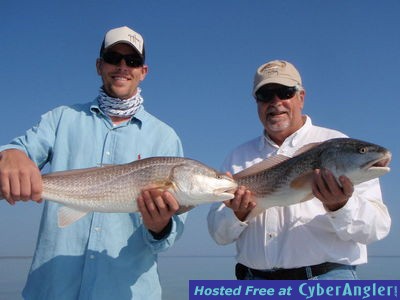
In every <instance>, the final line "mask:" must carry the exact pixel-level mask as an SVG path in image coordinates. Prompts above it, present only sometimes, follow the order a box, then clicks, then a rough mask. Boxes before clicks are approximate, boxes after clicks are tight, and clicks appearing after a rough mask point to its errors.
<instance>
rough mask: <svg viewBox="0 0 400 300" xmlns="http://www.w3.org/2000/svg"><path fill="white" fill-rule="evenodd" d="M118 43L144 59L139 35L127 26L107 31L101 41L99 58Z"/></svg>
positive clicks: (142, 43)
mask: <svg viewBox="0 0 400 300" xmlns="http://www.w3.org/2000/svg"><path fill="white" fill-rule="evenodd" d="M118 43H125V44H128V45H130V46H132V47H133V48H134V49H135V50H136V51H137V52H138V54H139V55H140V56H141V57H142V58H143V61H144V58H145V51H144V40H143V37H142V36H141V35H140V33H137V32H136V31H134V30H132V29H131V28H129V27H127V26H123V27H118V28H114V29H111V30H109V31H108V32H107V33H106V35H105V37H104V40H103V43H102V45H101V49H100V56H102V54H103V52H104V51H105V50H106V49H107V48H108V47H111V46H113V45H115V44H118Z"/></svg>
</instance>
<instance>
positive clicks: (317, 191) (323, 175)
mask: <svg viewBox="0 0 400 300" xmlns="http://www.w3.org/2000/svg"><path fill="white" fill-rule="evenodd" d="M339 181H340V183H341V185H342V186H340V185H339V184H338V183H337V181H336V179H335V177H334V176H333V174H332V172H330V171H329V170H325V169H324V170H320V169H317V170H315V171H314V181H313V185H312V191H313V194H314V196H315V197H317V198H318V199H319V200H321V202H322V203H323V205H324V206H325V208H326V209H328V210H330V211H335V210H338V209H340V208H342V207H343V206H344V205H345V204H346V203H347V201H349V199H350V197H351V196H352V195H353V192H354V186H353V183H352V182H351V181H350V179H349V178H347V177H346V176H340V177H339Z"/></svg>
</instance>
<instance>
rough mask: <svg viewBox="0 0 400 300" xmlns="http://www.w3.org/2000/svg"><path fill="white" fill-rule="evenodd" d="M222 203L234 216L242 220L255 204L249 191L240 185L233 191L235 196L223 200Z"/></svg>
mask: <svg viewBox="0 0 400 300" xmlns="http://www.w3.org/2000/svg"><path fill="white" fill-rule="evenodd" d="M224 203H225V205H226V206H227V207H229V208H231V209H232V210H233V211H234V213H235V215H236V217H237V218H238V219H239V220H241V221H243V220H244V219H245V218H246V217H247V215H248V214H249V213H250V211H251V210H252V209H253V208H254V207H255V206H256V203H255V202H254V201H253V198H252V195H251V191H249V190H247V189H246V187H244V186H240V187H239V188H238V189H237V191H236V192H235V198H233V199H231V200H228V201H225V202H224Z"/></svg>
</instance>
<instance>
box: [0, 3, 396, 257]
mask: <svg viewBox="0 0 400 300" xmlns="http://www.w3.org/2000/svg"><path fill="white" fill-rule="evenodd" d="M399 12H400V2H399V1H397V0H385V1H372V0H335V1H319V0H307V1H299V0H281V1H270V0H262V1H261V0H253V1H233V0H218V1H215V0H203V1H192V0H186V1H183V0H180V1H175V0H171V1H133V0H131V1H122V0H84V1H65V0H60V1H27V0H26V1H10V0H3V1H2V5H1V10H0V18H1V20H2V24H3V26H1V27H0V38H1V47H0V57H1V58H2V59H1V62H0V79H1V81H0V85H1V90H2V102H1V118H0V144H5V143H7V142H8V141H9V140H10V139H11V138H13V137H15V136H18V135H21V134H23V133H24V132H25V130H26V129H28V128H29V127H31V126H32V125H34V124H35V123H36V122H37V121H38V119H39V118H40V115H41V114H42V113H44V112H46V111H48V110H50V109H52V108H54V107H56V106H59V105H62V104H73V103H79V102H87V101H90V100H92V99H93V98H94V97H95V96H96V94H97V91H98V88H99V86H100V78H99V77H98V75H97V74H96V70H95V60H96V58H97V56H98V52H99V47H100V44H101V41H102V38H103V36H104V33H105V32H106V31H107V30H108V29H110V28H113V27H118V26H123V25H128V26H130V27H132V28H134V29H135V30H137V31H139V32H140V33H142V35H143V36H144V38H145V43H146V53H147V63H148V65H149V74H148V76H147V78H146V80H145V81H144V83H143V84H142V89H143V91H142V95H143V96H144V105H145V107H146V109H147V110H148V111H150V112H151V113H153V114H154V115H156V116H158V117H159V118H161V119H162V120H164V121H165V122H167V123H168V124H170V125H171V126H172V127H174V128H175V130H176V131H177V133H178V134H179V135H180V137H181V139H182V142H183V145H184V149H185V154H186V156H187V157H191V158H195V159H197V160H200V161H202V162H204V163H206V164H208V165H210V166H213V167H215V168H219V166H220V164H221V163H222V160H223V159H224V157H225V155H226V154H227V153H228V152H229V151H230V150H231V149H232V148H233V147H235V146H236V145H238V144H239V143H242V142H244V141H246V140H249V139H251V138H253V137H255V136H257V135H259V134H260V133H261V130H262V128H261V126H260V124H259V121H258V118H257V115H256V107H255V104H254V100H253V99H252V97H251V87H252V80H253V75H254V72H255V70H256V68H257V67H258V66H259V65H261V64H263V63H264V62H267V61H269V60H273V59H285V60H288V61H291V62H292V63H294V64H295V65H296V66H297V68H298V69H299V71H300V73H301V74H302V78H303V84H304V87H305V89H306V100H305V101H306V102H305V110H304V112H305V113H306V114H308V115H310V116H311V117H312V119H313V122H314V124H317V125H320V126H325V127H331V128H335V129H338V130H341V131H343V132H345V133H346V134H348V135H349V136H351V137H354V138H359V139H364V140H368V141H371V142H375V143H378V144H381V145H383V146H385V147H387V148H389V149H390V150H391V151H392V152H393V160H392V163H391V167H392V171H391V173H389V174H387V175H385V176H384V177H383V178H382V180H381V183H382V190H383V195H384V200H385V203H386V204H387V205H388V207H389V211H390V213H391V216H392V219H393V226H392V230H391V233H390V235H389V237H388V238H386V239H385V240H383V241H380V242H378V243H375V244H373V245H371V246H370V248H369V249H370V254H374V255H400V251H399V248H400V247H399V246H400V242H399V238H398V237H399V230H400V223H399V221H398V219H397V217H398V216H399V213H400V208H399V207H400V206H399V205H398V194H399V192H398V191H399V188H398V187H397V186H396V185H398V183H399V181H400V176H399V171H398V170H399V167H400V163H399V158H398V154H399V150H400V141H399V140H400V139H399V133H398V125H397V121H396V120H398V118H399V113H400V96H399V93H398V91H397V90H396V88H398V81H399V78H400V75H399V74H400V73H399V70H400V60H399V53H400V38H399V33H398V31H399V28H400V20H399V17H398V16H399ZM207 212H208V206H207V205H206V206H202V207H198V208H196V209H194V210H193V211H192V212H191V213H190V215H189V219H188V222H187V227H186V231H185V234H184V236H183V238H182V240H181V241H179V243H178V244H177V245H176V246H175V247H174V248H173V249H172V250H171V251H169V252H168V253H166V255H232V254H233V253H234V248H233V247H232V246H228V247H221V246H217V245H215V244H214V243H213V242H212V241H211V239H210V238H209V236H208V232H207V227H206V220H205V219H206V215H207ZM40 213H41V205H37V204H35V203H19V204H18V205H16V206H14V207H10V206H8V205H6V204H5V203H4V202H3V203H0V228H1V230H0V256H19V255H23V256H29V255H32V253H33V249H34V242H35V239H36V232H37V228H38V224H39V219H40Z"/></svg>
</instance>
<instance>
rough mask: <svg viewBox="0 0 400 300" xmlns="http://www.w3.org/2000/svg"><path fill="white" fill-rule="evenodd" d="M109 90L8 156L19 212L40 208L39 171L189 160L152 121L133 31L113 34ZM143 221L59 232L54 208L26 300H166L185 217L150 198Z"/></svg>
mask: <svg viewBox="0 0 400 300" xmlns="http://www.w3.org/2000/svg"><path fill="white" fill-rule="evenodd" d="M96 68H97V73H98V74H99V75H100V76H101V78H102V82H103V85H102V87H101V89H100V91H99V95H98V96H97V97H96V98H95V100H94V101H92V102H90V103H86V104H78V105H73V106H62V107H58V108H55V109H53V110H51V111H50V112H48V113H46V114H44V115H43V116H42V118H41V120H40V122H39V123H38V124H37V125H36V126H34V127H32V128H31V129H30V130H28V131H27V132H26V134H25V135H24V136H21V137H18V138H15V139H14V140H13V141H11V142H10V143H9V144H8V145H4V146H2V147H0V151H1V152H0V193H1V194H2V195H3V197H4V198H5V199H6V200H7V201H8V202H9V203H10V204H14V203H15V202H16V201H20V200H22V201H27V200H29V199H32V200H33V201H37V202H41V201H42V199H41V193H42V181H41V174H40V169H42V168H43V167H44V166H45V165H46V164H48V165H49V167H50V171H51V172H53V171H61V170H67V169H78V168H87V167H93V166H100V165H103V164H121V163H127V162H131V161H133V160H136V159H140V158H145V157H151V156H183V150H182V145H181V141H180V139H179V137H178V136H177V135H176V133H175V131H174V130H173V129H172V128H170V127H169V126H168V125H166V124H165V123H163V122H161V121H160V120H158V119H157V118H155V117H154V116H152V115H151V114H149V113H148V112H146V111H145V109H144V107H143V104H142V103H143V98H142V96H141V95H140V92H141V89H140V88H139V84H140V82H141V81H142V80H144V79H145V77H146V74H147V72H148V68H147V66H146V65H145V50H144V42H143V38H142V36H141V35H140V34H139V33H137V32H135V31H133V30H132V29H130V28H128V27H120V28H115V29H112V30H110V31H109V32H107V34H106V35H105V38H104V41H103V44H102V46H101V50H100V58H98V59H97V61H96ZM137 201H138V206H139V210H140V214H139V213H132V214H128V213H89V214H88V215H87V216H85V217H84V218H82V219H80V220H79V221H77V222H75V223H74V224H72V225H70V226H68V227H66V228H62V229H61V228H58V226H57V211H58V208H59V205H58V204H56V203H53V202H47V201H46V202H45V203H44V208H43V215H42V219H41V223H40V230H39V236H38V241H37V246H36V251H35V255H34V258H33V262H32V266H31V270H30V272H29V275H28V280H27V283H26V286H25V288H24V291H23V297H24V298H25V299H38V300H39V299H40V300H46V299H57V300H62V299H67V300H72V299H96V300H98V299H118V300H123V299H152V300H153V299H161V287H160V283H159V278H158V272H157V254H158V253H159V252H161V251H164V250H166V249H168V248H169V247H171V246H172V245H173V243H174V242H175V240H176V239H178V238H179V237H180V236H181V234H182V232H183V227H184V220H185V215H180V216H177V215H175V213H176V211H177V210H178V208H179V206H178V203H177V201H176V200H175V198H174V197H173V196H172V195H171V194H169V193H168V192H163V193H162V192H159V191H156V190H152V191H145V192H142V194H141V196H140V197H139V198H138V199H137Z"/></svg>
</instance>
